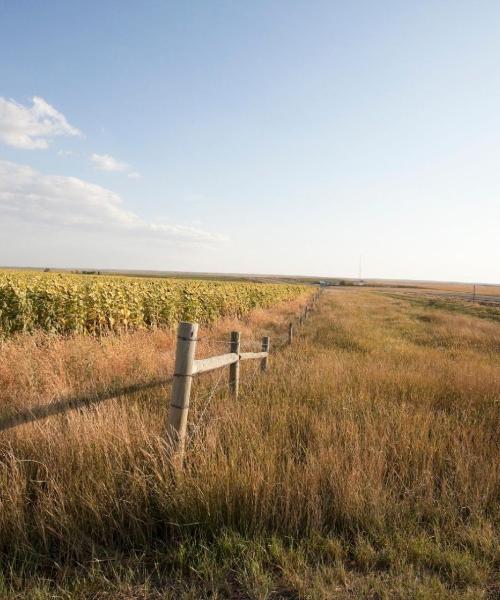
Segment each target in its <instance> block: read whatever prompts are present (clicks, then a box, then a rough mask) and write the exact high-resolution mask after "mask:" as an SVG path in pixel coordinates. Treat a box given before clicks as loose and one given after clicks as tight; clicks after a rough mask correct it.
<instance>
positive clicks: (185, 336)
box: [0, 290, 321, 465]
mask: <svg viewBox="0 0 500 600" xmlns="http://www.w3.org/2000/svg"><path fill="white" fill-rule="evenodd" d="M320 293H321V290H317V291H316V292H315V293H314V295H313V296H312V298H311V301H310V303H309V304H308V305H307V306H306V307H305V308H304V310H303V311H302V312H301V314H300V315H299V317H298V326H299V327H300V326H301V325H303V323H304V322H305V321H306V320H307V318H308V317H309V314H310V312H311V310H312V309H313V308H314V307H315V305H316V303H317V301H318V298H319V295H320ZM294 334H295V330H294V324H293V323H290V324H289V325H288V330H287V336H286V339H285V340H284V341H283V342H282V344H281V346H279V345H275V348H276V349H279V348H280V347H283V346H286V345H289V344H291V343H292V342H293V339H294ZM197 339H198V324H197V323H184V322H183V323H179V326H178V329H177V345H176V351H175V367H174V373H173V377H165V378H160V379H155V380H152V381H149V382H145V383H138V384H131V385H127V386H123V387H117V388H116V387H115V388H111V389H109V388H108V389H105V390H102V391H100V392H94V393H93V394H89V395H83V396H76V397H68V398H60V399H58V400H56V401H54V402H52V403H50V404H46V405H41V406H34V407H32V408H29V409H25V410H22V411H17V412H16V413H15V414H8V415H4V416H1V415H0V431H5V430H7V429H11V428H13V427H17V426H19V425H23V424H25V423H31V422H34V421H39V420H41V419H45V418H48V417H50V416H53V415H57V414H63V413H65V412H67V411H68V410H73V409H82V408H85V407H87V406H92V405H95V404H97V403H99V402H102V401H104V400H109V399H111V398H116V397H118V396H124V395H128V394H133V393H137V392H140V391H143V390H148V389H151V388H154V387H157V386H161V385H165V384H168V383H172V391H171V401H170V409H169V415H168V423H167V432H166V434H167V436H166V437H167V441H168V447H169V451H170V452H171V453H172V454H173V456H175V457H176V462H177V463H178V464H180V465H182V461H183V457H184V446H185V439H186V429H187V419H188V410H189V398H190V393H191V383H192V380H193V377H195V376H196V375H199V374H201V373H205V372H207V371H213V370H214V369H220V368H222V367H226V366H229V389H230V390H231V393H232V395H233V397H234V398H237V397H238V392H239V384H240V363H241V362H242V361H244V360H260V361H261V362H260V364H261V371H262V372H265V371H266V370H267V369H268V367H269V354H270V350H271V340H270V338H269V337H267V336H266V337H263V338H262V343H261V350H260V352H241V351H240V346H241V336H240V333H239V332H238V331H233V332H231V337H230V340H229V342H230V352H229V353H228V354H222V355H220V356H212V357H209V358H202V359H196V358H195V355H196V342H197Z"/></svg>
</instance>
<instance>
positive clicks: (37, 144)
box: [0, 96, 82, 150]
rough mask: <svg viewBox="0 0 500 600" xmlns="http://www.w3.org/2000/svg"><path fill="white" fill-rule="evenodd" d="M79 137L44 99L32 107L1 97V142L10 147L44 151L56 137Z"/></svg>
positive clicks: (74, 128) (36, 98)
mask: <svg viewBox="0 0 500 600" xmlns="http://www.w3.org/2000/svg"><path fill="white" fill-rule="evenodd" d="M79 135H82V133H81V131H79V130H78V129H77V128H76V127H73V126H72V125H70V124H69V123H68V121H67V120H66V117H65V116H64V115H63V114H61V113H60V112H58V111H57V110H56V109H55V108H54V107H53V106H51V105H50V104H49V103H48V102H46V101H45V100H44V99H43V98H40V97H38V96H35V97H34V98H33V105H32V106H23V105H22V104H19V103H17V102H15V101H14V100H8V99H6V98H2V97H0V142H3V143H4V144H7V145H8V146H13V147H14V148H23V149H26V150H36V149H44V148H48V146H49V143H50V141H51V140H52V138H54V137H57V136H79Z"/></svg>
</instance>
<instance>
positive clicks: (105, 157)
mask: <svg viewBox="0 0 500 600" xmlns="http://www.w3.org/2000/svg"><path fill="white" fill-rule="evenodd" d="M90 160H91V162H92V163H94V166H95V168H96V169H98V170H99V171H128V170H129V169H130V167H129V165H127V163H124V162H122V161H120V160H118V159H116V158H114V157H113V156H111V155H110V154H91V156H90Z"/></svg>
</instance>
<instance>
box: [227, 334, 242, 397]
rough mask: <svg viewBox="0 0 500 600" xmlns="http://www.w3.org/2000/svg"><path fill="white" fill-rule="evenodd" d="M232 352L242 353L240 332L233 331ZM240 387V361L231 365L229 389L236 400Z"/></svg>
mask: <svg viewBox="0 0 500 600" xmlns="http://www.w3.org/2000/svg"><path fill="white" fill-rule="evenodd" d="M229 351H230V352H234V353H236V354H239V353H240V332H239V331H231V349H230V350H229ZM239 387H240V361H239V360H238V361H237V362H235V363H232V364H231V365H229V389H230V390H231V392H232V393H233V395H234V397H235V398H238V391H239Z"/></svg>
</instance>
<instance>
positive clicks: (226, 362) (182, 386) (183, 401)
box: [167, 290, 321, 466]
mask: <svg viewBox="0 0 500 600" xmlns="http://www.w3.org/2000/svg"><path fill="white" fill-rule="evenodd" d="M320 293H321V292H320V290H318V291H317V292H315V294H314V295H313V297H312V299H311V303H310V304H309V305H307V306H306V307H305V308H304V311H303V312H302V313H301V314H300V316H299V320H298V324H299V326H302V324H303V323H304V322H305V321H306V320H307V318H308V316H309V314H310V312H311V310H312V309H313V308H314V306H315V305H316V302H317V300H318V298H319V295H320ZM293 335H294V326H293V323H289V325H288V336H287V340H286V342H285V345H288V344H291V343H292V342H293ZM197 341H198V324H197V323H189V322H181V323H179V326H178V328H177V345H176V351H175V367H174V375H173V384H172V393H171V401H170V410H169V415H168V424H167V441H168V447H169V451H170V452H171V453H172V455H173V456H174V457H175V460H176V462H177V464H179V465H181V466H182V462H183V459H184V452H185V443H186V431H187V423H188V412H189V400H190V395H191V384H192V381H193V377H195V376H196V375H198V374H200V373H206V372H207V371H213V370H214V369H220V368H222V367H227V366H229V389H230V390H231V392H232V394H233V397H234V398H237V397H238V391H239V384H240V363H241V361H244V360H260V361H261V362H260V364H261V371H262V372H265V371H267V368H268V365H269V353H270V344H271V339H270V337H268V336H265V337H263V338H262V348H261V351H260V352H240V345H241V335H240V332H239V331H232V332H231V337H230V352H229V353H228V354H221V355H219V356H211V357H210V358H202V359H196V358H195V356H196V343H197Z"/></svg>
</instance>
